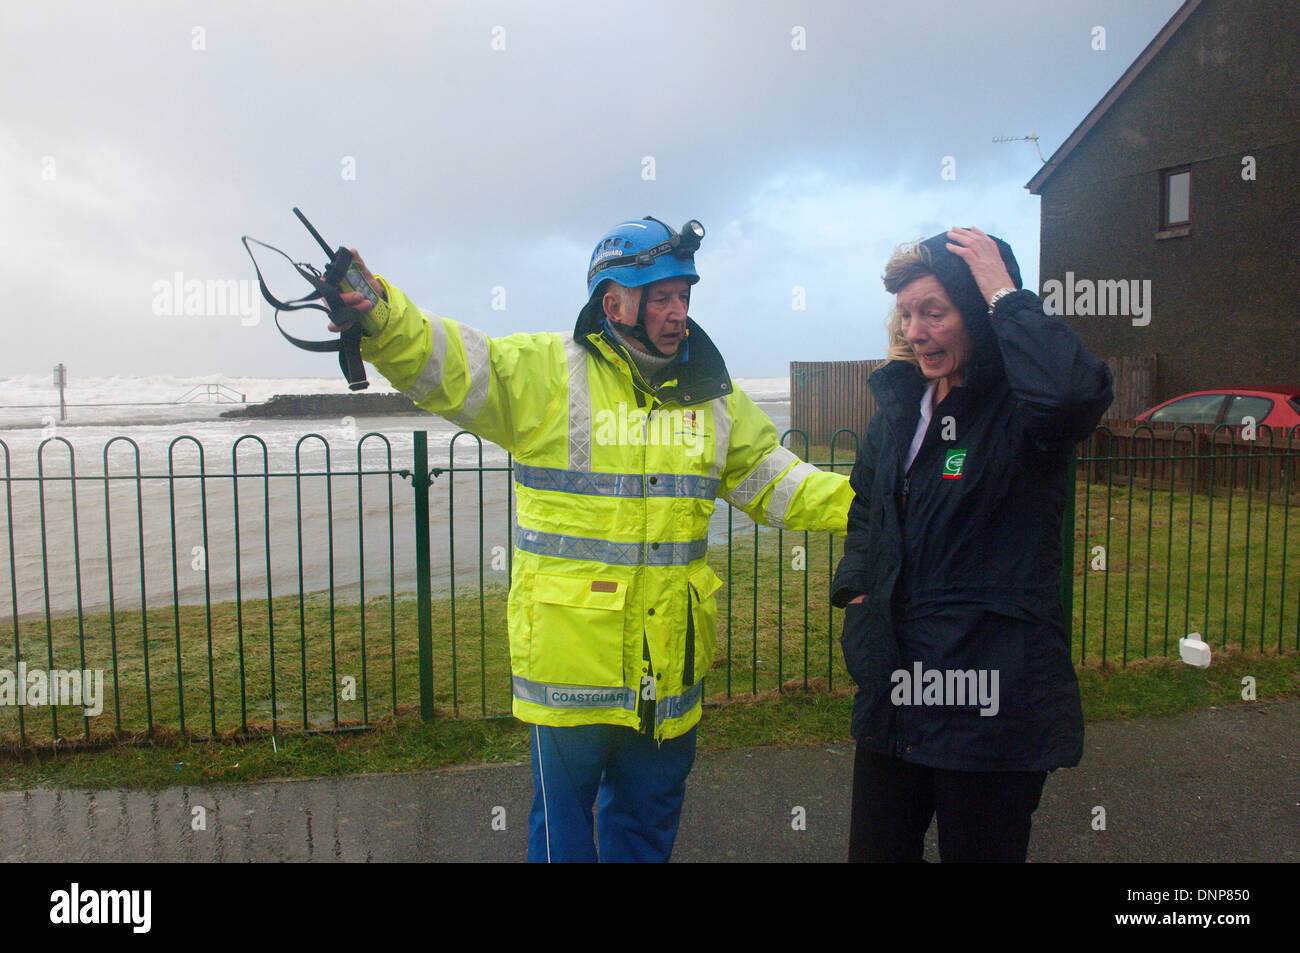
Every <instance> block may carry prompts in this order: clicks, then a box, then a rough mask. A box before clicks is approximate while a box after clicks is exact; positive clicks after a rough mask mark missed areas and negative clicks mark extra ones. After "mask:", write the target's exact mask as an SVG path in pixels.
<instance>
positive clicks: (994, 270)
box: [948, 227, 1016, 301]
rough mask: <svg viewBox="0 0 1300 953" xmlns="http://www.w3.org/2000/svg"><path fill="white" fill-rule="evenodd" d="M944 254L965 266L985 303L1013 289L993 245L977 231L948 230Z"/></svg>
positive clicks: (991, 240) (1013, 283)
mask: <svg viewBox="0 0 1300 953" xmlns="http://www.w3.org/2000/svg"><path fill="white" fill-rule="evenodd" d="M948 250H949V251H950V252H952V253H953V254H954V255H957V256H958V257H960V258H961V259H962V260H963V261H964V262H966V266H967V267H968V268H970V273H971V276H972V277H973V278H974V279H975V284H977V285H978V286H979V289H980V294H982V295H984V300H985V301H988V300H990V299H991V298H992V297H993V295H994V294H995V293H997V292H998V291H1000V290H1002V289H1003V288H1014V287H1015V286H1016V283H1015V282H1014V281H1012V280H1011V275H1010V274H1009V273H1008V272H1007V266H1006V263H1005V262H1003V261H1002V254H1001V253H1000V252H999V251H998V246H997V242H995V241H993V239H991V238H990V237H989V236H988V235H986V234H985V233H984V232H982V231H980V230H979V229H978V228H955V227H954V228H950V229H949V230H948Z"/></svg>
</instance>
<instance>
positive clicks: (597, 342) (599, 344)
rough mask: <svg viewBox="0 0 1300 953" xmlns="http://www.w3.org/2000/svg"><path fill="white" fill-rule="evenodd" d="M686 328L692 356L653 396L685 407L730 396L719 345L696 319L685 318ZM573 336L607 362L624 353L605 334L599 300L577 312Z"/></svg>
mask: <svg viewBox="0 0 1300 953" xmlns="http://www.w3.org/2000/svg"><path fill="white" fill-rule="evenodd" d="M686 328H687V331H688V332H689V336H688V337H687V341H688V342H689V351H688V353H689V357H688V359H687V360H684V361H683V360H678V361H676V362H675V363H673V364H670V365H669V367H670V368H672V370H670V371H669V372H668V373H669V374H671V375H673V376H672V377H670V378H669V379H668V381H667V382H666V383H664V384H662V385H660V386H659V387H658V388H657V389H655V390H654V391H653V393H654V396H655V397H656V398H657V399H658V400H660V401H662V402H664V403H667V402H668V401H675V402H676V403H678V404H681V405H682V406H684V407H686V406H690V405H691V404H704V403H707V402H709V401H711V400H714V399H715V398H718V397H725V396H726V395H728V394H730V393H731V392H732V391H733V390H734V389H735V388H734V386H733V385H732V383H731V376H730V375H729V374H728V373H727V365H726V363H725V362H724V361H723V360H722V354H721V353H720V352H719V351H718V348H717V346H716V345H715V344H714V343H713V342H712V341H711V340H709V336H708V335H707V334H705V333H704V329H703V328H701V327H700V326H699V325H698V324H696V323H695V321H694V320H693V319H691V318H687V319H686ZM573 337H574V340H576V341H578V342H580V343H581V344H582V346H583V347H585V348H586V349H587V350H588V351H590V352H591V353H592V354H595V355H597V356H598V357H600V358H601V360H604V361H607V362H608V361H610V357H611V355H612V354H617V353H620V352H622V351H623V348H622V346H621V345H619V344H618V343H617V342H615V341H613V340H611V339H610V336H609V335H608V334H606V333H605V329H604V324H603V321H602V319H601V313H600V299H599V298H593V299H592V300H591V301H588V302H587V304H586V305H585V306H584V307H583V309H582V310H581V311H579V312H578V322H577V324H576V325H575V326H574V329H573ZM627 360H628V367H629V371H628V373H629V374H632V380H633V382H634V383H635V382H636V379H637V375H636V374H635V373H633V372H632V371H631V370H630V368H632V367H633V366H634V365H633V364H632V361H631V359H630V358H627ZM611 363H612V362H611Z"/></svg>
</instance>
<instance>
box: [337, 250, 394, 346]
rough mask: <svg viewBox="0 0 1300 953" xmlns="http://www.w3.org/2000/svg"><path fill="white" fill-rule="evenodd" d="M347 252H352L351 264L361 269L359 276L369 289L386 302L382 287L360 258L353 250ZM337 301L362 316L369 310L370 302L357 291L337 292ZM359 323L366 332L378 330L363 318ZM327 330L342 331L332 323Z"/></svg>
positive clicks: (386, 298) (386, 297)
mask: <svg viewBox="0 0 1300 953" xmlns="http://www.w3.org/2000/svg"><path fill="white" fill-rule="evenodd" d="M349 251H351V252H352V258H353V263H354V264H355V265H356V266H357V267H358V268H360V269H361V274H362V275H363V276H364V277H365V279H366V281H367V282H368V283H369V284H370V287H371V288H373V289H374V291H375V294H377V295H378V296H379V297H380V299H382V300H384V301H387V300H388V296H387V295H386V294H385V293H384V286H383V285H382V284H381V283H380V282H379V281H377V280H376V279H375V276H374V275H373V274H371V272H370V269H369V268H367V267H366V263H365V262H364V261H362V260H361V256H360V255H358V254H357V250H356V249H355V248H351V249H349ZM339 299H340V300H341V301H342V302H343V303H344V304H345V305H346V306H347V307H349V308H351V309H353V310H354V311H360V312H361V313H362V314H363V315H364V314H365V313H366V312H368V311H370V310H371V304H370V302H369V301H368V300H366V296H365V295H363V294H362V293H361V292H359V291H341V292H339ZM361 323H362V326H363V327H364V328H365V330H366V331H370V332H374V331H378V330H380V329H379V328H375V327H372V326H371V324H370V322H369V321H368V320H367V319H366V318H364V317H363V318H362V321H361ZM329 329H330V330H331V331H342V330H343V328H341V327H339V326H338V325H337V324H335V323H334V322H332V321H331V322H330V326H329Z"/></svg>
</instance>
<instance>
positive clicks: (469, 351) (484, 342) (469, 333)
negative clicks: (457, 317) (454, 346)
mask: <svg viewBox="0 0 1300 953" xmlns="http://www.w3.org/2000/svg"><path fill="white" fill-rule="evenodd" d="M459 327H460V339H461V341H462V342H463V343H464V345H465V373H466V375H467V376H468V377H469V388H468V390H467V391H466V393H465V403H464V404H462V405H461V408H460V410H458V411H456V413H454V414H448V415H447V419H448V420H450V421H451V422H452V423H454V424H456V425H457V426H460V427H468V426H469V425H470V424H472V423H473V422H474V418H476V417H477V416H478V415H479V411H481V410H482V409H483V404H484V403H486V402H487V397H488V389H489V388H490V386H491V384H492V349H491V346H490V345H489V344H488V339H487V336H486V335H485V334H484V333H483V332H482V331H479V330H477V329H476V328H471V327H470V326H469V325H466V324H462V325H460V326H459Z"/></svg>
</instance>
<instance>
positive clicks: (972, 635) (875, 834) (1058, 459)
mask: <svg viewBox="0 0 1300 953" xmlns="http://www.w3.org/2000/svg"><path fill="white" fill-rule="evenodd" d="M884 281H885V288H886V290H887V291H889V292H890V293H891V294H894V295H896V296H897V303H896V307H895V309H894V313H893V315H892V316H891V320H890V350H889V357H890V358H891V361H890V363H888V364H886V365H885V366H884V367H882V368H881V369H880V370H878V371H876V372H875V373H874V374H872V375H871V377H870V378H869V386H870V387H871V390H872V392H873V394H874V395H875V397H876V400H877V403H878V407H879V410H878V411H877V413H876V414H875V416H874V417H872V420H871V423H870V425H869V426H868V428H867V433H866V435H865V437H864V439H863V443H862V447H861V449H860V451H859V454H858V460H857V463H856V465H855V467H854V470H853V476H852V485H853V489H854V490H855V492H856V498H855V500H854V502H853V504H852V507H851V509H850V511H849V535H848V539H847V542H846V544H845V554H844V558H843V559H842V560H841V562H840V564H839V567H838V569H837V571H836V574H835V580H834V583H833V586H832V593H833V599H834V602H835V605H837V606H841V607H844V608H845V616H844V633H843V637H842V640H841V642H842V646H843V649H844V660H845V663H846V665H847V666H848V670H849V673H850V674H851V675H852V676H853V678H854V680H855V681H856V682H857V683H858V689H859V690H858V694H857V697H856V699H855V702H854V706H853V734H854V737H855V738H856V739H857V742H858V749H857V756H856V759H855V765H854V779H853V810H852V826H851V830H850V849H849V853H850V859H851V860H889V861H919V860H921V857H922V845H923V839H924V835H925V832H926V830H927V829H928V828H929V826H930V821H931V819H932V818H933V817H934V816H935V815H936V814H937V815H938V822H939V851H940V856H941V857H942V859H943V860H945V861H949V860H958V861H962V860H1002V861H1023V860H1024V859H1025V855H1026V851H1027V849H1028V844H1029V829H1030V821H1031V818H1032V815H1033V812H1034V810H1035V809H1036V808H1037V806H1038V801H1039V797H1040V795H1041V792H1042V786H1043V782H1044V780H1045V779H1046V776H1047V772H1048V771H1050V770H1052V769H1054V768H1059V767H1071V766H1073V765H1075V764H1078V762H1079V758H1080V756H1081V755H1082V751H1083V716H1082V711H1081V708H1080V704H1079V688H1078V681H1077V679H1076V678H1075V674H1074V667H1073V665H1072V662H1071V658H1070V630H1069V626H1068V625H1067V623H1066V621H1065V616H1064V613H1063V610H1062V606H1061V600H1060V589H1059V586H1060V572H1061V519H1062V514H1063V512H1064V508H1065V506H1066V505H1067V504H1068V505H1073V501H1072V500H1067V498H1066V485H1065V477H1066V468H1067V465H1068V463H1069V458H1070V454H1071V452H1072V450H1073V447H1074V445H1075V444H1076V443H1078V442H1079V441H1080V440H1082V439H1083V438H1085V437H1086V436H1087V435H1088V434H1089V433H1091V432H1092V430H1093V428H1094V427H1096V425H1097V422H1098V420H1099V419H1100V418H1101V415H1102V413H1103V412H1104V411H1105V410H1106V408H1107V407H1108V406H1110V402H1111V399H1112V393H1111V375H1110V371H1109V369H1108V368H1107V367H1106V365H1105V364H1104V363H1102V362H1101V361H1099V360H1097V358H1095V357H1093V356H1092V355H1091V354H1089V353H1088V352H1087V351H1086V350H1085V349H1084V348H1083V345H1082V343H1081V342H1080V341H1079V338H1078V336H1077V335H1076V334H1075V333H1074V332H1073V331H1072V330H1071V329H1070V328H1069V326H1068V325H1066V324H1065V323H1064V322H1063V321H1061V320H1060V319H1059V318H1056V317H1049V316H1047V315H1046V314H1044V312H1043V309H1042V303H1041V302H1040V300H1039V299H1038V297H1037V296H1036V295H1034V294H1033V293H1031V292H1028V291H1022V290H1018V289H1020V286H1021V281H1020V269H1019V267H1018V265H1017V264H1016V260H1015V256H1014V255H1013V254H1012V252H1011V248H1010V247H1009V246H1008V245H1007V244H1006V243H1005V242H1002V241H1001V240H999V239H996V238H994V237H992V236H989V235H986V234H985V233H983V232H982V231H980V230H979V229H974V228H972V229H964V228H958V229H953V230H951V231H949V232H947V233H945V234H940V235H936V236H934V237H933V238H929V239H926V240H925V241H924V242H919V243H917V244H916V245H912V246H901V247H900V248H899V249H897V250H896V251H895V253H894V256H893V257H892V258H891V259H890V262H889V264H888V265H887V266H886V270H885V275H884Z"/></svg>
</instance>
